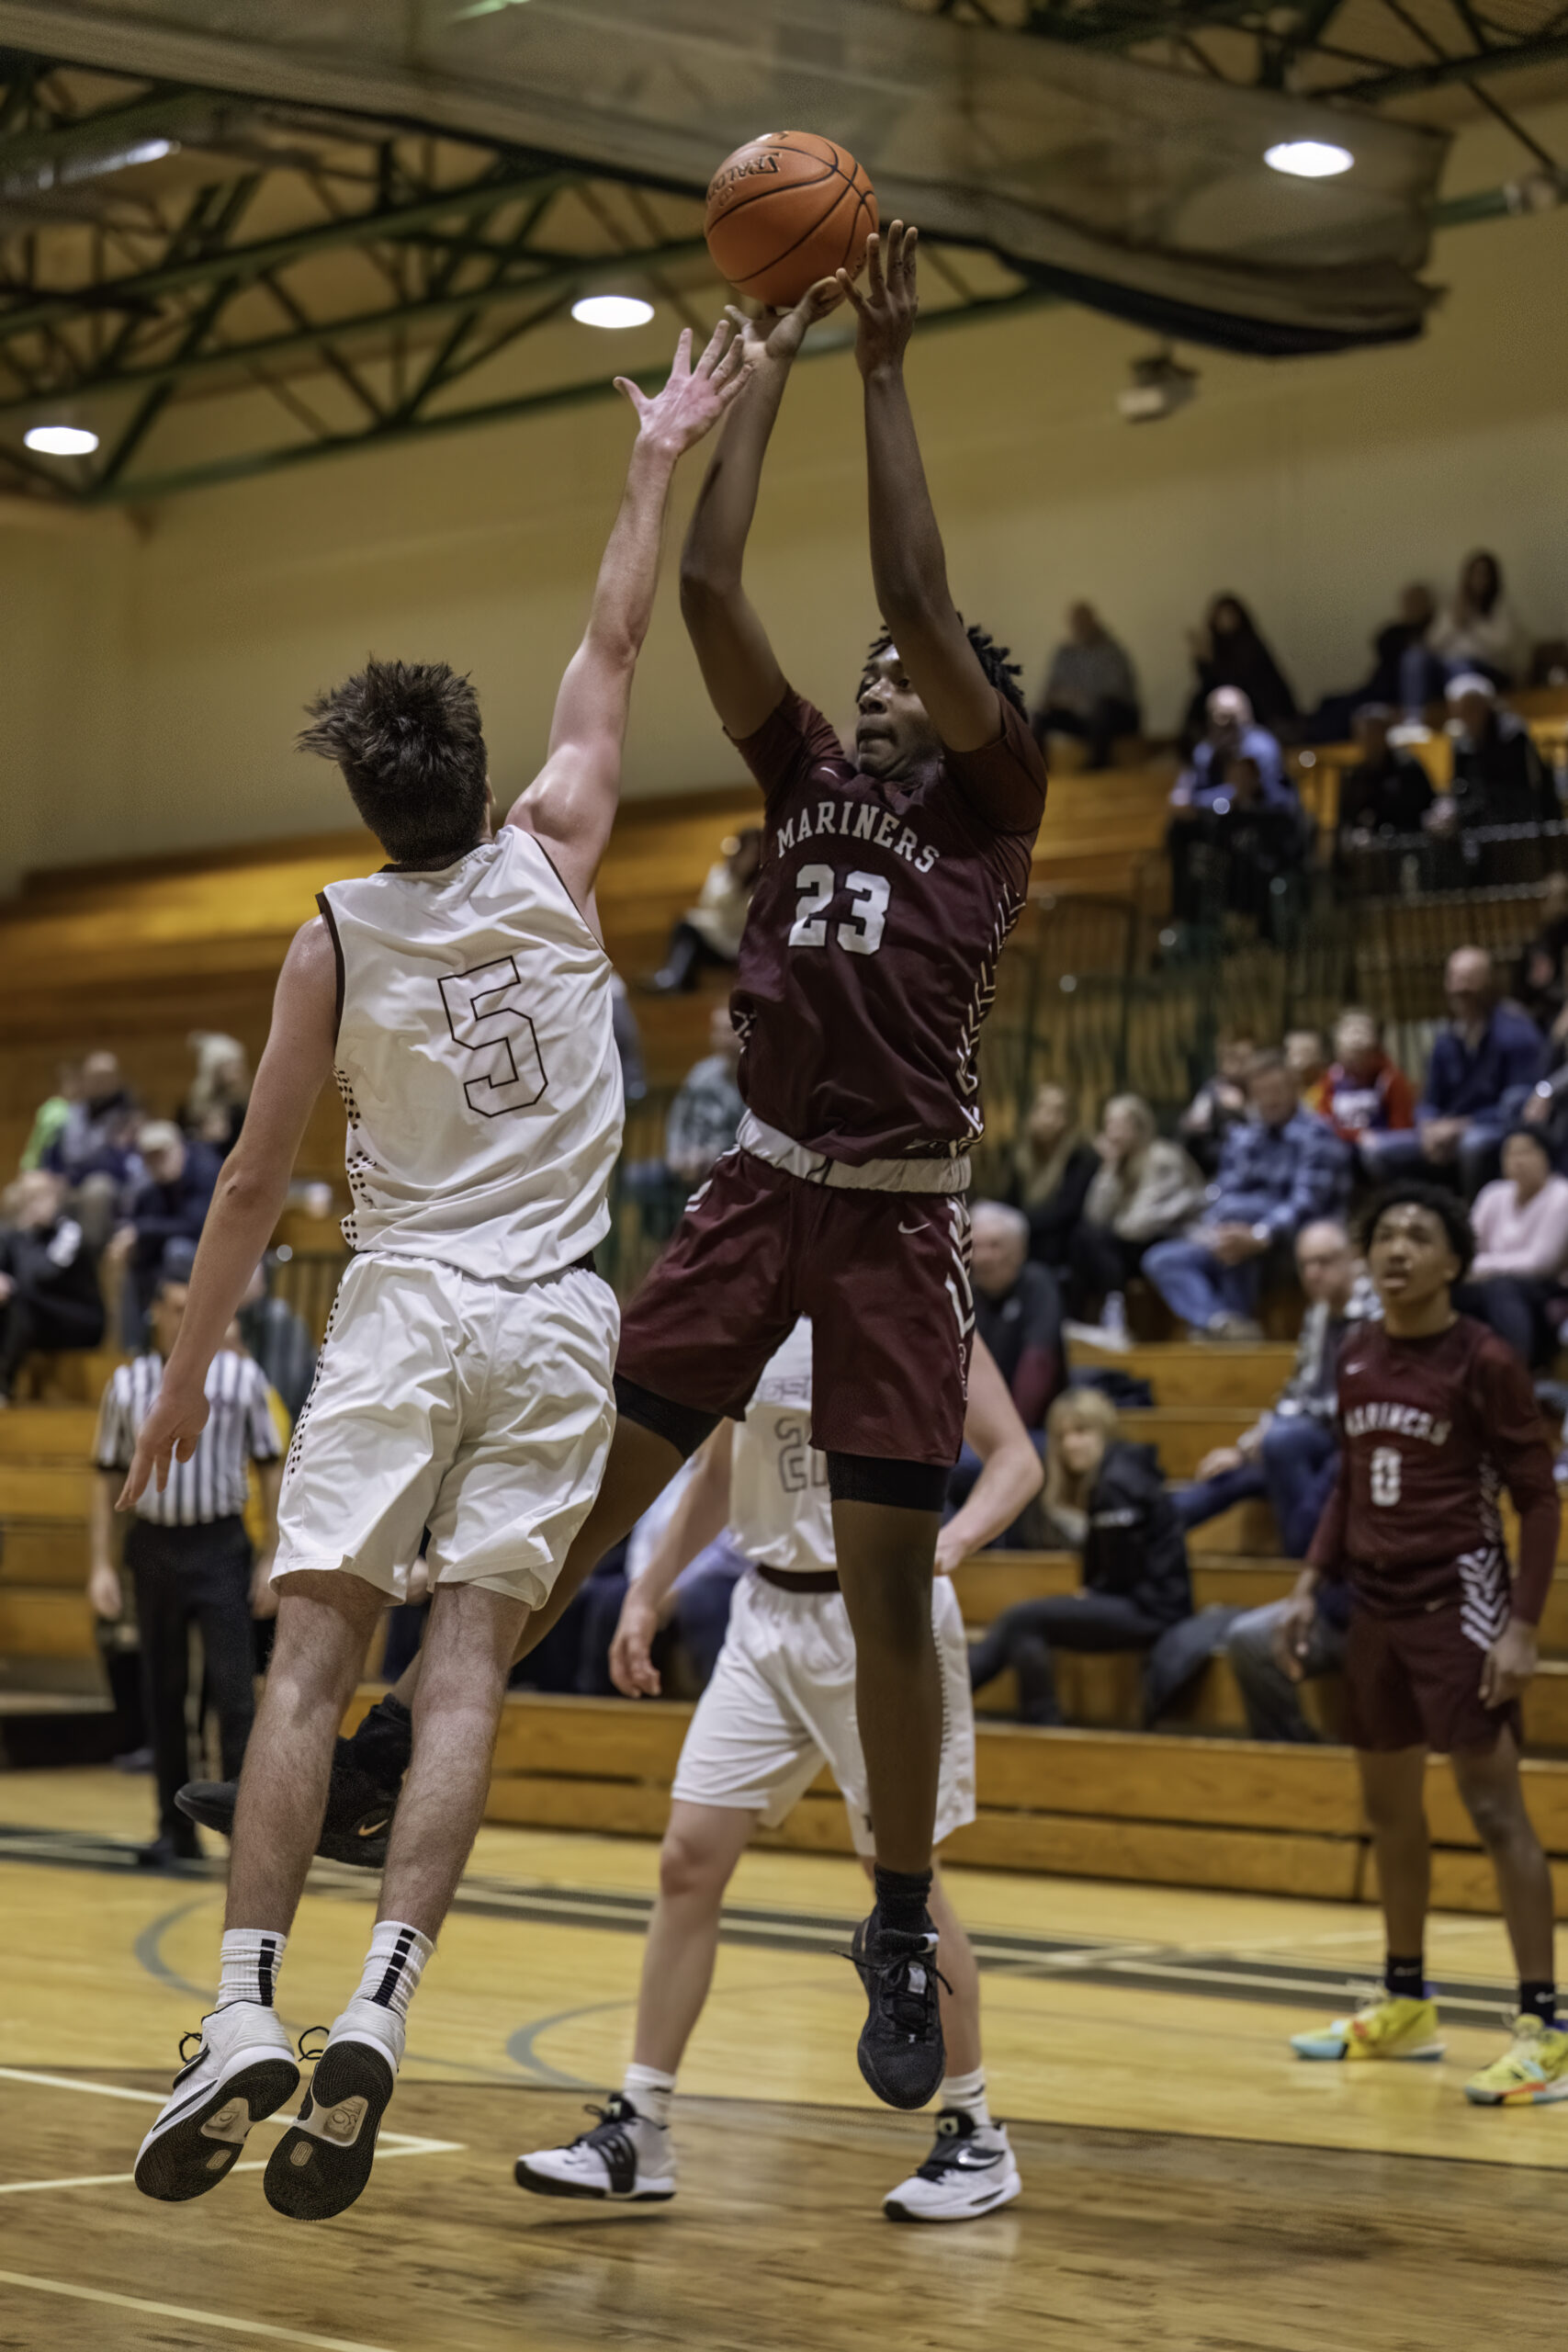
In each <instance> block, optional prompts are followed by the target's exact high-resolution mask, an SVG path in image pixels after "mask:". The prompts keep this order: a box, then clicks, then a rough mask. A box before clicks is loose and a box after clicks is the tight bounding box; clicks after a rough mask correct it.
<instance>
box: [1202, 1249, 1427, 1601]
mask: <svg viewBox="0 0 1568 2352" xmlns="http://www.w3.org/2000/svg"><path fill="white" fill-rule="evenodd" d="M1296 1273H1297V1275H1298V1277H1299V1279H1300V1282H1301V1286H1302V1290H1303V1295H1304V1296H1305V1298H1306V1302H1307V1309H1306V1313H1305V1315H1304V1316H1303V1318H1302V1329H1301V1337H1300V1339H1299V1340H1297V1342H1296V1361H1295V1363H1294V1365H1293V1366H1292V1371H1291V1376H1290V1378H1289V1380H1287V1381H1286V1383H1285V1385H1284V1386H1283V1388H1281V1389H1280V1394H1279V1396H1278V1397H1277V1398H1276V1399H1275V1402H1274V1404H1273V1405H1272V1407H1271V1408H1269V1411H1268V1412H1266V1413H1262V1414H1260V1415H1259V1416H1258V1419H1257V1420H1256V1421H1254V1423H1253V1424H1252V1427H1251V1428H1250V1429H1249V1430H1243V1431H1242V1434H1241V1435H1240V1437H1238V1438H1237V1440H1236V1442H1235V1444H1234V1445H1217V1446H1215V1447H1214V1448H1213V1451H1212V1452H1211V1453H1206V1454H1205V1455H1204V1456H1203V1459H1202V1461H1201V1462H1200V1464H1198V1474H1197V1477H1196V1479H1195V1480H1194V1482H1193V1484H1192V1485H1191V1486H1190V1487H1179V1488H1178V1490H1177V1492H1176V1495H1175V1497H1174V1500H1175V1504H1176V1515H1177V1517H1178V1519H1179V1521H1180V1522H1181V1525H1182V1527H1183V1529H1184V1530H1185V1532H1187V1533H1188V1534H1190V1533H1191V1532H1192V1530H1193V1529H1194V1528H1195V1527H1201V1526H1203V1525H1204V1524H1205V1522H1206V1521H1209V1520H1211V1519H1217V1518H1218V1517H1219V1515H1220V1513H1221V1511H1224V1510H1230V1509H1231V1508H1232V1507H1233V1505H1235V1504H1236V1503H1241V1502H1247V1501H1249V1500H1251V1499H1252V1498H1254V1497H1257V1496H1260V1495H1266V1496H1267V1497H1268V1498H1269V1502H1270V1503H1271V1504H1272V1506H1273V1510H1274V1523H1275V1525H1276V1527H1277V1528H1278V1529H1279V1532H1280V1550H1281V1551H1282V1552H1283V1553H1284V1554H1285V1556H1286V1557H1287V1559H1292V1560H1304V1559H1305V1557H1306V1551H1307V1545H1308V1544H1310V1543H1311V1542H1312V1539H1313V1536H1314V1532H1316V1528H1317V1522H1318V1521H1319V1519H1320V1518H1321V1517H1322V1514H1323V1506H1324V1504H1325V1502H1326V1501H1327V1499H1328V1496H1329V1491H1330V1489H1331V1487H1333V1484H1334V1476H1335V1472H1336V1469H1337V1466H1338V1461H1339V1446H1338V1442H1337V1435H1336V1429H1335V1424H1336V1419H1337V1414H1338V1409H1339V1406H1338V1397H1337V1390H1336V1385H1335V1381H1336V1369H1337V1364H1338V1361H1339V1347H1340V1342H1341V1341H1342V1340H1343V1339H1344V1337H1345V1334H1346V1332H1347V1331H1348V1329H1349V1328H1350V1325H1351V1324H1352V1323H1357V1322H1360V1321H1362V1320H1364V1319H1366V1318H1368V1317H1376V1316H1379V1315H1381V1314H1382V1307H1381V1306H1380V1305H1379V1303H1378V1295H1377V1293H1376V1292H1375V1291H1374V1290H1373V1288H1372V1286H1371V1283H1370V1282H1369V1281H1368V1280H1367V1275H1366V1270H1365V1269H1364V1267H1363V1266H1362V1265H1361V1263H1360V1261H1359V1258H1358V1257H1357V1254H1356V1250H1355V1246H1354V1244H1353V1243H1352V1241H1351V1239H1350V1236H1349V1234H1348V1232H1347V1230H1346V1228H1345V1227H1344V1226H1342V1225H1341V1224H1340V1223H1339V1222H1338V1220H1337V1218H1334V1217H1321V1218H1319V1219H1318V1220H1317V1221H1316V1222H1315V1223H1314V1224H1312V1225H1308V1226H1303V1228H1302V1230H1301V1232H1300V1233H1299V1234H1298V1235H1297V1236H1296Z"/></svg>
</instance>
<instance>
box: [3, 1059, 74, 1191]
mask: <svg viewBox="0 0 1568 2352" xmlns="http://www.w3.org/2000/svg"><path fill="white" fill-rule="evenodd" d="M81 1092H82V1071H81V1068H80V1065H79V1064H78V1063H76V1062H57V1063H56V1064H55V1066H54V1092H53V1093H52V1094H50V1095H46V1096H45V1098H44V1100H43V1101H42V1102H41V1103H39V1106H38V1109H37V1110H36V1111H35V1112H34V1114H33V1124H32V1128H31V1131H30V1133H29V1134H28V1139H27V1142H26V1143H25V1144H24V1145H23V1146H22V1156H21V1159H20V1160H19V1161H18V1162H17V1165H18V1167H19V1168H20V1169H21V1170H22V1172H23V1174H24V1175H25V1174H26V1173H27V1171H28V1169H29V1168H41V1167H42V1166H43V1164H44V1156H45V1154H46V1153H47V1151H48V1150H49V1148H50V1146H51V1143H53V1142H54V1141H55V1139H56V1137H57V1136H61V1135H62V1134H63V1132H64V1129H65V1122H66V1120H67V1119H68V1118H69V1117H70V1116H71V1105H72V1104H73V1103H75V1102H77V1101H79V1100H80V1097H81Z"/></svg>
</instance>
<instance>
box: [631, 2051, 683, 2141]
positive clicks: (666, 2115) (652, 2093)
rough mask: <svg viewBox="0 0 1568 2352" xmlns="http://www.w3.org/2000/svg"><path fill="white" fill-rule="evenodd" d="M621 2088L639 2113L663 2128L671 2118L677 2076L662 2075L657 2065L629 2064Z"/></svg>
mask: <svg viewBox="0 0 1568 2352" xmlns="http://www.w3.org/2000/svg"><path fill="white" fill-rule="evenodd" d="M621 2089H622V2092H623V2093H624V2095H625V2096H626V2098H629V2099H630V2101H631V2103H632V2105H633V2106H634V2107H635V2108H636V2109H637V2113H638V2114H639V2115H644V2116H646V2117H647V2118H648V2120H649V2122H650V2123H657V2124H658V2125H659V2126H660V2129H662V2128H663V2127H664V2126H665V2125H666V2124H668V2122H669V2120H670V2102H671V2099H672V2098H674V2096H675V2077H674V2075H661V2074H660V2071H659V2069H658V2067H657V2066H628V2067H627V2068H626V2074H625V2075H623V2077H622V2079H621Z"/></svg>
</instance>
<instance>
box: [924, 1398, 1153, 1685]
mask: <svg viewBox="0 0 1568 2352" xmlns="http://www.w3.org/2000/svg"><path fill="white" fill-rule="evenodd" d="M1044 1504H1045V1513H1046V1517H1047V1519H1048V1521H1050V1522H1051V1524H1052V1526H1053V1529H1054V1530H1055V1534H1056V1537H1057V1540H1058V1541H1060V1542H1065V1543H1066V1544H1069V1545H1071V1547H1072V1548H1073V1549H1075V1550H1077V1549H1078V1548H1079V1547H1080V1546H1081V1548H1082V1552H1083V1583H1082V1586H1081V1587H1080V1589H1079V1590H1078V1591H1077V1592H1070V1593H1057V1594H1054V1595H1053V1596H1052V1597H1051V1598H1049V1599H1048V1600H1021V1601H1020V1602H1019V1603H1018V1604H1017V1606H1016V1607H1015V1608H1012V1609H1009V1610H1007V1611H1004V1612H1003V1614H1002V1615H1001V1616H1000V1617H998V1619H997V1622H996V1623H995V1624H994V1625H993V1626H992V1627H991V1628H990V1630H989V1632H988V1633H987V1634H984V1635H983V1636H982V1637H981V1639H980V1640H979V1641H978V1642H976V1644H975V1645H974V1647H973V1648H972V1649H971V1650H970V1653H969V1679H970V1683H971V1685H972V1687H973V1688H974V1689H975V1690H976V1691H978V1690H980V1689H982V1688H983V1686H984V1685H985V1684H986V1683H987V1682H990V1681H993V1680H994V1679H996V1677H997V1676H998V1674H1001V1673H1004V1672H1005V1671H1006V1669H1007V1668H1009V1667H1011V1668H1013V1670H1014V1672H1015V1673H1016V1674H1017V1676H1018V1700H1019V1706H1018V1713H1019V1720H1020V1722H1021V1723H1026V1724H1059V1723H1061V1722H1062V1720H1063V1716H1062V1710H1061V1706H1060V1703H1059V1702H1058V1700H1057V1697H1056V1678H1055V1672H1054V1670H1053V1668H1052V1663H1051V1652H1052V1649H1053V1647H1055V1648H1056V1649H1067V1650H1089V1651H1104V1650H1128V1649H1133V1650H1142V1649H1150V1648H1152V1647H1153V1645H1154V1644H1155V1643H1156V1641H1157V1640H1158V1639H1159V1637H1160V1635H1161V1634H1163V1633H1164V1632H1165V1630H1166V1628H1167V1626H1168V1625H1174V1624H1176V1623H1178V1621H1179V1619H1181V1618H1183V1617H1186V1616H1189V1615H1190V1613H1191V1609H1192V1593H1191V1585H1190V1579H1189V1577H1188V1569H1187V1545H1186V1543H1185V1541H1184V1539H1183V1536H1182V1533H1181V1529H1180V1527H1179V1524H1178V1521H1177V1517H1176V1511H1175V1509H1174V1507H1173V1505H1172V1503H1171V1499H1170V1497H1169V1496H1168V1494H1167V1492H1166V1490H1165V1482H1164V1480H1163V1479H1162V1478H1161V1476H1160V1473H1159V1461H1158V1457H1157V1455H1156V1453H1155V1449H1154V1447H1153V1446H1152V1445H1133V1444H1130V1443H1129V1442H1128V1441H1127V1440H1126V1439H1125V1438H1123V1437H1122V1436H1120V1435H1119V1434H1118V1428H1117V1420H1116V1408H1115V1407H1114V1406H1113V1405H1112V1404H1111V1400H1110V1398H1109V1397H1105V1396H1104V1395H1102V1394H1101V1392H1100V1390H1099V1389H1097V1388H1069V1389H1067V1390H1066V1392H1065V1393H1064V1394H1063V1395H1062V1396H1060V1397H1057V1399H1056V1401H1055V1404H1054V1405H1053V1406H1052V1408H1051V1410H1050V1412H1049V1413H1048V1414H1047V1415H1046V1417H1045V1493H1044Z"/></svg>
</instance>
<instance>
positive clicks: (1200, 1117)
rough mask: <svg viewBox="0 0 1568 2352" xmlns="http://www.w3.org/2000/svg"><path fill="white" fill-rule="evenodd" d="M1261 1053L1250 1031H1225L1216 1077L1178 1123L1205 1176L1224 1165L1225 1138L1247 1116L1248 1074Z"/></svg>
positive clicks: (1208, 1081)
mask: <svg viewBox="0 0 1568 2352" xmlns="http://www.w3.org/2000/svg"><path fill="white" fill-rule="evenodd" d="M1257 1053H1258V1040H1257V1038H1256V1037H1255V1036H1254V1035H1253V1034H1252V1032H1251V1030H1250V1029H1229V1030H1224V1031H1222V1032H1221V1035H1220V1041H1219V1046H1218V1047H1217V1049H1216V1052H1215V1055H1214V1075H1213V1078H1206V1079H1205V1080H1203V1083H1202V1085H1201V1087H1200V1088H1199V1089H1198V1091H1197V1093H1196V1094H1195V1095H1194V1096H1193V1097H1192V1100H1191V1102H1190V1103H1189V1104H1188V1105H1187V1108H1186V1110H1185V1111H1183V1113H1182V1114H1181V1116H1180V1118H1179V1120H1178V1121H1177V1123H1176V1132H1177V1134H1178V1135H1179V1136H1180V1138H1181V1140H1182V1142H1183V1143H1184V1144H1185V1145H1186V1146H1187V1148H1188V1150H1189V1151H1190V1153H1191V1155H1192V1157H1193V1159H1195V1160H1196V1161H1197V1163H1198V1165H1199V1167H1200V1168H1201V1170H1202V1171H1203V1173H1204V1175H1205V1176H1213V1173H1214V1171H1215V1170H1216V1169H1217V1168H1218V1167H1219V1164H1220V1154H1221V1152H1222V1151H1223V1150H1224V1142H1225V1137H1226V1136H1227V1135H1229V1133H1230V1131H1231V1129H1232V1128H1233V1127H1236V1126H1239V1125H1241V1123H1242V1121H1243V1120H1244V1119H1245V1118H1246V1116H1247V1071H1248V1070H1249V1069H1251V1068H1252V1065H1253V1061H1254V1059H1255V1058H1256V1057H1257Z"/></svg>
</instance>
